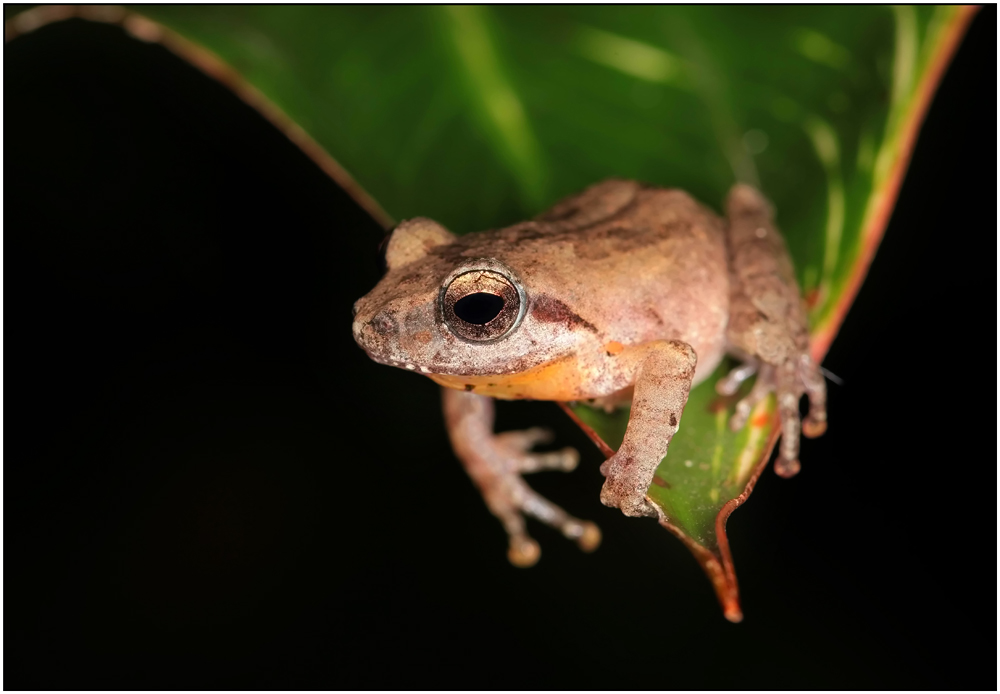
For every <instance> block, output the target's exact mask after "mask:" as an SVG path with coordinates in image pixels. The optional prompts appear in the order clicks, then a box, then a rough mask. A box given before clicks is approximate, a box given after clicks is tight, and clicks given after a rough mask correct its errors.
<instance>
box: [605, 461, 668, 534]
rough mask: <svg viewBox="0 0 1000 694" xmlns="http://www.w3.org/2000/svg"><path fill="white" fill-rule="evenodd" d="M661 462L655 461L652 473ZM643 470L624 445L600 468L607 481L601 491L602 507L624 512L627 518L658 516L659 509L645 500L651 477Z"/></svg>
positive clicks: (647, 499)
mask: <svg viewBox="0 0 1000 694" xmlns="http://www.w3.org/2000/svg"><path fill="white" fill-rule="evenodd" d="M659 462H660V459H659V458H657V459H656V460H655V461H653V463H652V469H653V470H655V469H656V466H657V465H658V464H659ZM643 467H644V466H642V465H641V464H639V463H638V462H637V460H636V455H635V454H634V452H631V451H628V450H625V446H624V445H623V446H622V447H621V448H620V449H618V452H617V453H615V454H614V455H613V456H611V457H610V458H608V459H607V460H606V461H604V463H603V464H601V474H602V475H604V476H605V477H606V478H607V479H606V480H604V486H603V487H601V503H602V504H604V505H605V506H611V507H612V508H618V509H621V511H622V513H624V514H625V515H626V516H633V517H641V516H654V517H655V516H656V515H658V514H657V510H656V507H655V506H653V504H652V502H651V501H650V500H649V498H648V497H647V496H646V490H647V489H648V488H649V483H650V481H651V480H652V474H646V473H644V472H643ZM645 467H646V468H649V467H650V466H649V465H646V466H645Z"/></svg>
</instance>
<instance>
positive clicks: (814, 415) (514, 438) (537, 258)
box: [354, 180, 826, 565]
mask: <svg viewBox="0 0 1000 694" xmlns="http://www.w3.org/2000/svg"><path fill="white" fill-rule="evenodd" d="M386 263H387V265H388V272H387V274H386V275H385V277H384V278H383V279H382V281H381V282H379V284H378V286H376V287H375V289H374V290H372V291H371V292H370V293H369V294H368V295H367V296H365V297H363V298H362V299H360V300H359V301H358V302H357V303H356V304H355V318H354V337H355V339H356V340H357V342H358V344H360V345H361V346H362V347H363V348H364V349H365V351H366V352H367V353H368V355H369V356H370V357H371V358H372V359H374V360H375V361H378V362H380V363H383V364H390V365H393V366H400V367H403V368H406V369H409V370H413V371H418V372H420V373H424V374H426V375H428V376H429V377H430V378H432V379H434V380H435V381H436V382H438V383H439V384H441V385H442V386H445V389H444V408H445V416H446V422H447V425H448V430H449V434H450V436H451V439H452V444H453V447H454V449H455V452H456V454H457V455H458V456H459V458H461V459H462V461H463V463H464V464H465V466H466V469H467V471H468V472H469V474H470V476H471V477H472V479H473V481H474V482H475V483H476V485H477V486H478V487H479V489H480V490H481V491H482V493H483V495H484V497H485V499H486V502H487V504H488V506H489V507H490V510H491V511H492V512H493V513H494V514H495V515H496V516H497V517H498V518H500V520H501V521H502V522H503V524H504V526H505V528H506V529H507V531H508V533H509V535H510V553H509V556H510V558H511V561H512V562H514V563H515V564H518V565H530V564H531V563H534V561H536V560H537V558H538V554H539V550H538V546H537V544H536V543H535V542H534V541H533V540H531V539H530V538H529V537H528V536H527V534H526V533H525V531H524V520H523V516H522V514H524V513H527V514H529V515H532V516H534V517H537V518H539V519H541V520H543V521H544V522H547V523H549V524H551V525H554V526H556V527H558V528H560V529H561V530H562V531H563V533H564V534H565V535H566V536H567V537H570V538H572V539H575V540H577V541H578V542H579V544H580V545H581V547H583V548H584V549H592V548H594V547H596V545H597V543H598V542H599V540H600V533H599V531H598V530H597V528H596V527H595V526H594V525H593V524H590V523H584V522H581V521H579V520H577V519H575V518H572V517H570V516H568V515H567V514H566V513H565V512H564V511H562V510H561V509H559V508H558V507H557V506H555V505H553V504H551V503H550V502H548V501H546V500H545V499H542V498H541V497H539V496H537V495H536V494H535V493H534V492H533V491H531V489H530V488H529V487H528V486H527V485H526V484H525V483H524V481H523V480H522V479H521V475H522V474H523V473H525V472H531V471H534V470H538V469H546V468H561V469H572V467H574V466H575V465H576V460H577V457H576V452H575V451H572V450H571V449H568V450H564V451H562V452H558V453H545V454H536V453H531V452H529V451H530V449H531V447H532V446H533V445H534V444H536V443H538V442H540V441H541V440H543V439H544V436H543V434H542V433H541V432H540V431H539V430H530V431H528V432H510V433H507V434H499V435H495V434H494V433H493V428H492V427H493V406H492V401H491V400H490V398H491V397H492V398H501V399H537V400H555V401H563V402H567V401H575V400H594V401H595V402H596V403H597V404H600V405H604V406H606V407H613V406H615V405H617V404H621V403H626V402H628V401H631V403H632V408H631V414H630V419H629V424H628V429H627V431H626V434H625V439H624V441H623V443H622V445H621V447H620V448H619V450H618V451H617V453H615V455H614V456H612V457H611V458H609V459H608V461H607V462H605V463H604V465H602V466H601V470H602V472H603V473H604V474H605V476H606V478H607V479H606V481H605V483H604V487H603V489H602V490H601V501H602V502H603V503H604V504H606V505H608V506H614V507H617V508H620V509H621V510H622V511H623V512H624V513H625V514H627V515H632V516H640V515H657V513H658V511H657V509H656V508H655V507H654V506H653V504H652V502H650V501H649V499H648V498H647V497H646V489H647V488H648V487H649V484H650V482H651V480H652V477H653V474H654V472H655V470H656V467H657V466H658V465H659V463H660V460H662V458H663V457H664V456H665V455H666V453H667V448H668V445H669V443H670V439H671V437H672V436H673V435H674V433H675V432H676V431H677V428H678V426H679V423H680V420H681V415H682V412H683V409H684V405H685V403H686V402H687V396H688V392H689V391H690V389H691V387H692V386H693V385H695V384H697V383H699V382H700V381H702V380H704V379H705V378H706V377H707V376H708V375H709V374H710V373H712V372H713V371H714V369H715V367H716V366H717V365H718V364H719V361H720V360H721V359H722V357H723V355H724V354H726V353H727V352H728V353H731V354H734V355H736V356H738V357H739V358H740V359H742V360H743V362H744V366H742V367H740V368H738V369H736V370H734V371H733V372H732V373H731V374H730V375H729V376H728V377H727V378H725V379H723V380H722V381H720V383H719V384H717V388H718V390H719V391H720V392H722V393H726V394H731V393H734V392H735V391H736V389H737V388H738V387H739V384H740V383H741V382H742V381H743V380H745V379H746V378H749V377H750V376H751V375H753V373H754V372H755V371H759V376H758V379H757V382H756V385H755V387H754V389H753V391H752V392H751V394H750V395H749V396H748V397H747V398H745V399H744V400H743V401H741V403H740V404H739V405H738V406H737V413H736V415H735V416H734V418H733V421H732V425H733V426H734V427H740V426H742V425H743V424H744V423H745V420H746V417H747V415H748V414H749V412H750V409H751V408H752V406H753V404H755V403H756V402H757V401H758V400H759V399H760V398H762V397H764V396H765V395H766V394H767V393H768V392H770V391H772V390H775V389H776V390H777V392H778V400H779V407H780V412H781V417H782V433H783V442H782V447H781V453H780V458H779V463H778V464H777V465H776V469H777V470H778V472H779V473H782V474H794V472H795V471H796V470H797V468H798V461H797V457H798V442H799V429H800V424H799V419H798V401H799V398H800V397H801V395H802V394H803V393H808V394H809V397H810V403H811V408H810V416H809V418H808V419H807V420H806V423H805V431H806V433H807V434H811V435H816V434H819V433H821V432H822V429H823V428H824V427H825V422H826V414H825V390H824V383H823V379H822V376H821V375H820V373H819V371H818V368H817V367H816V366H815V365H814V364H813V363H812V361H811V360H810V359H809V356H808V347H809V340H808V332H807V329H806V328H807V326H806V321H805V314H804V311H803V308H802V303H801V299H800V297H799V291H798V287H797V285H796V284H795V278H794V273H793V270H792V266H791V262H790V259H789V258H788V254H787V251H786V250H785V247H784V243H783V241H782V239H781V237H780V235H779V234H778V232H777V230H776V229H775V227H774V225H773V223H772V211H771V208H770V206H769V205H768V203H767V202H766V201H765V200H764V198H763V197H762V196H761V195H760V194H759V193H757V192H756V191H755V190H753V189H752V188H749V187H747V186H736V187H735V188H734V189H733V190H732V192H731V193H730V195H729V198H728V201H727V219H725V220H724V219H722V218H720V217H718V216H717V215H715V214H714V213H713V212H711V211H710V210H708V209H707V208H705V207H703V206H701V205H699V204H698V203H697V202H696V201H694V200H693V199H692V198H691V197H690V196H689V195H687V194H686V193H684V192H682V191H679V190H669V189H664V188H655V187H649V186H644V185H641V184H639V183H636V182H633V181H622V180H608V181H604V182H602V183H599V184H597V185H595V186H592V187H591V188H588V189H587V190H585V191H584V192H582V193H580V194H579V195H576V196H574V197H571V198H568V199H566V200H564V201H562V202H560V203H559V204H557V205H556V206H555V207H553V208H552V209H551V210H549V211H548V212H546V213H545V214H543V215H541V216H539V217H538V218H536V219H535V220H533V221H530V222H524V223H521V224H517V225H514V226H512V227H508V228H506V229H499V230H494V231H488V232H482V233H478V234H470V235H467V236H462V237H456V236H454V235H452V234H451V233H450V232H448V231H447V230H445V229H444V228H443V227H441V226H440V225H438V224H437V223H435V222H433V221H431V220H428V219H422V218H418V219H413V220H410V221H408V222H403V223H402V224H400V225H399V226H397V227H396V229H395V230H394V232H393V233H392V235H391V237H390V238H389V240H388V245H387V247H386ZM487 295H488V298H493V297H494V296H501V297H502V300H496V301H495V305H496V306H502V307H503V308H502V310H501V313H500V314H499V315H497V316H496V318H492V319H491V320H486V319H488V318H491V317H492V316H493V315H494V314H493V313H490V312H489V311H488V312H487V314H485V315H484V316H482V317H479V316H480V314H470V313H468V311H469V309H468V308H467V304H463V303H461V302H459V300H460V299H462V298H463V297H467V296H472V298H473V299H475V298H476V297H483V296H487ZM463 306H465V307H464V308H463ZM494 310H500V309H494ZM470 316H471V317H470ZM465 318H469V320H470V321H471V322H468V321H466V320H465Z"/></svg>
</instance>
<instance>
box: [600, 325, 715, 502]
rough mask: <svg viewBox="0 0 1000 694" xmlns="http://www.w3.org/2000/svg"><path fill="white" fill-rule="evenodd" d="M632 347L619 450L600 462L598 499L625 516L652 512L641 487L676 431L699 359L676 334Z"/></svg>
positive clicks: (647, 483) (651, 476) (664, 453)
mask: <svg viewBox="0 0 1000 694" xmlns="http://www.w3.org/2000/svg"><path fill="white" fill-rule="evenodd" d="M637 352H638V353H637V354H636V355H634V356H633V357H632V358H634V359H635V362H634V365H633V366H634V369H635V375H634V380H633V382H634V384H635V390H634V393H633V396H632V411H631V414H630V415H629V421H628V428H627V429H626V430H625V439H624V440H623V441H622V445H621V447H620V448H619V449H618V452H617V453H615V454H614V455H613V456H612V457H611V458H609V459H608V460H607V462H605V463H604V465H602V466H601V471H602V472H603V473H604V474H605V476H606V477H607V480H605V482H604V487H603V488H602V489H601V503H603V504H604V505H605V506H614V507H617V508H620V509H621V510H622V513H624V514H625V515H627V516H655V515H656V509H655V508H654V507H653V505H652V503H651V502H649V501H648V500H647V498H646V490H647V489H648V488H649V485H650V483H651V482H652V481H653V475H654V473H655V472H656V468H657V466H658V465H659V464H660V461H661V460H663V458H664V456H666V454H667V447H668V446H669V444H670V439H671V438H673V435H674V434H675V433H676V432H677V428H678V425H679V424H680V420H681V413H682V412H683V411H684V405H685V404H686V403H687V399H688V393H690V392H691V380H692V379H693V378H694V371H695V366H696V365H697V362H698V359H697V357H696V355H695V353H694V350H693V349H692V348H691V346H690V345H687V344H685V343H684V342H680V341H676V340H672V341H659V342H652V343H649V344H646V345H643V346H642V347H641V348H639V349H638V350H637ZM623 356H624V355H623ZM630 356H631V355H630Z"/></svg>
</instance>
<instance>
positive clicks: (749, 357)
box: [716, 185, 826, 477]
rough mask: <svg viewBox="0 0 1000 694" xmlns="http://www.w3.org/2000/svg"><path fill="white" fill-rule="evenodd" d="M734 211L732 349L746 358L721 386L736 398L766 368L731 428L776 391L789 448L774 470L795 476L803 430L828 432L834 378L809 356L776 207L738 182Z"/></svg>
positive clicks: (730, 203) (730, 206)
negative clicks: (829, 386) (829, 385)
mask: <svg viewBox="0 0 1000 694" xmlns="http://www.w3.org/2000/svg"><path fill="white" fill-rule="evenodd" d="M726 208H727V209H726V212H727V217H728V229H727V245H728V251H729V260H730V286H731V288H730V309H729V326H728V328H727V338H728V341H729V346H730V352H732V353H733V354H735V355H738V356H739V357H740V358H741V359H742V360H743V362H744V363H743V365H742V366H740V367H737V369H735V370H734V371H732V372H730V374H729V375H728V376H726V377H725V378H723V379H722V380H721V381H720V382H719V383H718V384H716V389H717V390H718V392H719V393H721V394H723V395H731V394H733V393H735V392H736V390H738V389H739V386H740V383H742V381H743V380H745V379H746V378H749V376H750V375H752V373H753V372H754V371H758V375H757V381H756V382H755V383H754V387H753V390H752V391H751V392H750V394H749V395H747V396H746V397H745V398H743V400H741V401H740V402H739V403H738V404H737V406H736V413H735V414H734V415H733V418H732V420H731V421H730V426H732V427H733V428H734V429H739V428H741V427H742V426H743V425H744V424H745V423H746V420H747V417H748V416H749V414H750V410H751V409H752V408H753V406H754V405H756V404H757V403H758V402H759V401H760V400H762V399H763V398H764V397H765V396H766V395H767V394H768V393H770V392H775V393H776V395H777V399H778V414H779V417H780V419H781V446H780V448H779V454H778V459H777V461H776V462H775V468H774V469H775V472H777V473H778V474H779V475H781V476H782V477H791V476H792V475H794V474H795V473H797V472H798V471H799V460H798V457H799V435H800V432H801V433H802V434H805V435H806V436H809V437H812V436H819V435H820V434H822V433H823V432H824V431H825V430H826V383H825V381H824V380H823V375H822V373H821V372H820V370H819V366H818V365H817V364H815V363H814V362H813V361H812V358H811V357H810V356H809V331H808V324H807V321H806V312H805V309H804V307H803V304H802V299H801V297H800V295H799V287H798V284H797V283H796V281H795V272H794V269H793V268H792V261H791V258H790V257H789V255H788V251H787V249H786V248H785V243H784V240H783V239H782V238H781V235H780V234H779V233H778V230H777V228H776V227H775V226H774V222H773V213H772V210H771V206H770V204H769V203H768V202H767V200H765V199H764V197H763V196H762V195H761V194H760V193H759V192H757V191H756V190H754V189H753V188H751V187H750V186H746V185H737V186H735V187H734V188H733V189H732V191H731V192H730V193H729V198H728V200H727V201H726ZM803 394H805V395H807V396H808V398H809V415H808V417H807V418H806V420H805V422H801V423H800V421H799V400H800V399H801V398H802V395H803Z"/></svg>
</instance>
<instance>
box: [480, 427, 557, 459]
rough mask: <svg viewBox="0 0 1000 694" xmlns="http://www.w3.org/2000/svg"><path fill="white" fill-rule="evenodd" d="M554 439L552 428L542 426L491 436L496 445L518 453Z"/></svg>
mask: <svg viewBox="0 0 1000 694" xmlns="http://www.w3.org/2000/svg"><path fill="white" fill-rule="evenodd" d="M554 439H555V434H553V433H552V430H551V429H545V428H544V427H531V428H530V429H524V430H522V431H505V432H503V433H501V434H494V436H493V440H494V442H495V445H496V446H497V447H499V448H506V449H507V450H510V451H516V452H519V453H524V452H526V451H530V450H531V449H532V448H534V447H535V446H537V445H539V444H545V443H552V441H553V440H554Z"/></svg>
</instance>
